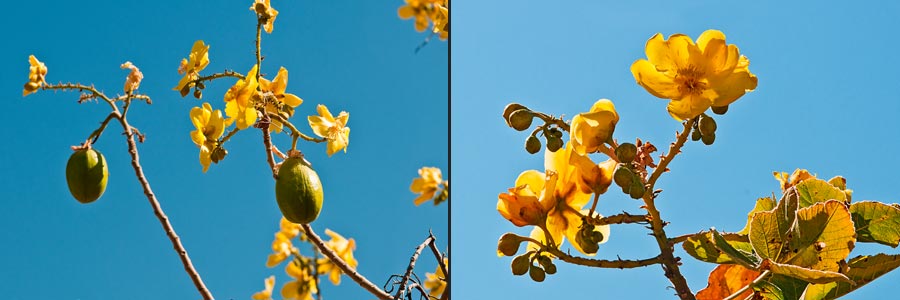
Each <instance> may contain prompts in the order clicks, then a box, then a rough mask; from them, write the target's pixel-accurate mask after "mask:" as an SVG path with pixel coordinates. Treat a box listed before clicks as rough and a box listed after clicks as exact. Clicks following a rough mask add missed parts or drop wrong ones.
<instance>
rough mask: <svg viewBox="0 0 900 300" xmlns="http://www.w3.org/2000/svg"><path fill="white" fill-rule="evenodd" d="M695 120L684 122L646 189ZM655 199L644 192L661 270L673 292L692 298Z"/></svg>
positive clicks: (681, 296) (684, 140)
mask: <svg viewBox="0 0 900 300" xmlns="http://www.w3.org/2000/svg"><path fill="white" fill-rule="evenodd" d="M696 121H697V120H696V118H693V119H690V120H688V121H687V122H684V130H682V132H681V133H678V136H677V138H676V139H675V142H674V143H672V145H671V146H669V152H668V153H667V154H666V155H665V156H663V157H662V159H661V160H660V162H659V165H658V166H657V167H656V168H655V169H654V170H653V173H652V174H650V179H649V180H647V191H653V187H654V185H655V184H656V180H657V179H659V176H660V175H662V173H664V172H666V171H667V168H666V166H668V165H669V162H671V161H672V159H673V158H675V155H678V153H679V152H681V147H682V146H684V143H685V142H686V141H687V138H688V135H690V133H691V127H692V126H693V125H694V122H696ZM655 199H656V194H655V193H653V192H647V193H644V207H645V208H646V209H647V213H648V214H649V215H650V229H651V230H652V231H653V237H654V238H656V243H657V246H659V250H660V255H659V258H660V260H661V262H660V263H661V264H662V268H663V271H664V272H665V275H666V278H669V281H671V282H672V284H673V285H675V292H676V293H677V294H678V297H679V298H681V299H684V300H694V299H695V298H694V294H693V293H692V292H691V288H690V287H689V286H688V284H687V281H686V280H685V279H684V276H683V275H681V271H680V270H679V267H678V266H679V264H680V263H679V262H678V259H676V258H675V254H674V252H675V249H674V247H673V245H672V244H670V243H669V239H668V237H666V231H665V230H664V229H663V226H665V223H663V221H662V217H660V214H659V210H658V209H656V204H655V203H654V200H655Z"/></svg>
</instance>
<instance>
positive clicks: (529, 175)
mask: <svg viewBox="0 0 900 300" xmlns="http://www.w3.org/2000/svg"><path fill="white" fill-rule="evenodd" d="M545 180H547V179H546V175H544V173H542V172H540V171H538V170H528V171H525V172H522V174H519V177H518V178H516V187H520V186H522V185H528V190H529V191H531V192H532V193H534V194H535V195H538V194H540V193H541V190H542V189H543V188H544V181H545Z"/></svg>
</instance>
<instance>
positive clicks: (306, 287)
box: [281, 261, 319, 300]
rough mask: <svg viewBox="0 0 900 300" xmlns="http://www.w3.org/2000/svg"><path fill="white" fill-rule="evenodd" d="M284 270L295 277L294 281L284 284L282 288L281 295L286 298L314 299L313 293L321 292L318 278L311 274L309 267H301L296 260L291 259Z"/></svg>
mask: <svg viewBox="0 0 900 300" xmlns="http://www.w3.org/2000/svg"><path fill="white" fill-rule="evenodd" d="M284 271H285V273H287V274H288V276H291V277H293V278H294V281H291V282H288V283H286V284H284V286H283V287H282V288H281V297H284V299H295V300H312V299H313V297H312V294H316V293H319V289H318V288H316V278H315V277H313V275H312V274H310V272H309V269H306V268H301V267H300V266H299V265H298V264H297V262H296V261H291V263H289V264H288V265H287V267H285V270H284Z"/></svg>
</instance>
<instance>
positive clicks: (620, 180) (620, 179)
mask: <svg viewBox="0 0 900 300" xmlns="http://www.w3.org/2000/svg"><path fill="white" fill-rule="evenodd" d="M633 179H634V173H632V172H631V169H629V168H628V167H627V166H625V164H619V165H617V166H616V171H615V172H614V173H613V181H615V182H616V185H618V186H620V187H631V182H632V181H633ZM626 194H627V192H626Z"/></svg>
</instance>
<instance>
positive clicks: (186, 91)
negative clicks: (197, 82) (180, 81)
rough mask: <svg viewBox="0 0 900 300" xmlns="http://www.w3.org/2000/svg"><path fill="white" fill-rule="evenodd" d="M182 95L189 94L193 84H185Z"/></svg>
mask: <svg viewBox="0 0 900 300" xmlns="http://www.w3.org/2000/svg"><path fill="white" fill-rule="evenodd" d="M180 92H181V97H184V96H187V94H189V93H190V92H191V85H190V84H185V85H184V87H183V88H181V91H180Z"/></svg>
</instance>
